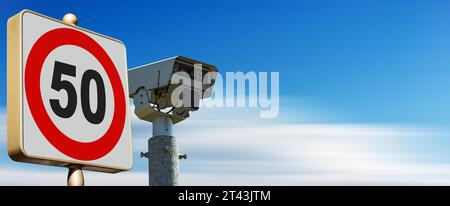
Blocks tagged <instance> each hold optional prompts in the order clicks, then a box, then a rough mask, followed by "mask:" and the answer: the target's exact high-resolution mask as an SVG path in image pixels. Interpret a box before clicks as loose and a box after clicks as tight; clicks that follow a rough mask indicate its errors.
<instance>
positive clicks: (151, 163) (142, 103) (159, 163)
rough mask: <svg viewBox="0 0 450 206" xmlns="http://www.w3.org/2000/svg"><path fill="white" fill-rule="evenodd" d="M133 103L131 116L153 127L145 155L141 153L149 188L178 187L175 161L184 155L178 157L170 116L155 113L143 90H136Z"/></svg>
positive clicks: (177, 167) (158, 112) (184, 157)
mask: <svg viewBox="0 0 450 206" xmlns="http://www.w3.org/2000/svg"><path fill="white" fill-rule="evenodd" d="M133 100H134V101H133V102H134V106H135V111H134V112H135V114H136V115H137V116H138V117H139V118H140V119H142V120H145V121H148V122H152V124H153V137H151V138H150V139H149V140H148V152H146V153H141V157H146V158H148V178H149V186H176V185H178V174H179V159H186V155H179V154H178V144H177V141H176V138H175V137H174V136H173V132H172V127H173V124H174V116H172V115H170V114H166V113H164V112H160V111H157V110H155V108H153V107H152V106H151V105H150V103H149V95H148V92H147V90H146V89H145V88H140V89H139V90H138V91H137V92H136V94H135V95H134V98H133ZM178 121H179V120H178ZM175 122H176V120H175Z"/></svg>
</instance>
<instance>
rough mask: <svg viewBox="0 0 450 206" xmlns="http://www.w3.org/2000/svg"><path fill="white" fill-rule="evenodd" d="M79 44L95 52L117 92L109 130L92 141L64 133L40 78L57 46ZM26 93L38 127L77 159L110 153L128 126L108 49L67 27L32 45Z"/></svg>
mask: <svg viewBox="0 0 450 206" xmlns="http://www.w3.org/2000/svg"><path fill="white" fill-rule="evenodd" d="M64 45H73V46H78V47H81V48H83V49H85V50H86V51H88V52H89V53H90V54H92V55H93V56H94V57H95V58H96V59H97V60H98V61H99V62H100V64H101V65H102V67H103V69H104V70H105V72H106V74H107V75H108V78H109V80H110V82H111V86H112V89H113V93H114V116H113V120H112V121H111V124H110V126H109V128H108V130H107V131H106V132H105V134H103V136H101V137H100V138H99V139H97V140H95V141H92V142H79V141H75V140H73V139H71V138H69V137H68V136H66V135H65V134H64V133H62V132H61V131H60V130H59V129H58V127H56V125H55V123H54V122H53V121H52V120H51V119H50V117H49V115H48V113H47V111H46V109H45V107H44V102H43V101H42V95H41V89H40V88H41V87H40V77H41V72H42V66H43V64H44V61H45V59H46V58H47V56H48V55H49V54H50V52H52V51H53V50H54V49H56V48H58V47H60V46H64ZM25 93H26V96H27V101H28V106H29V107H30V111H31V114H32V116H33V119H34V121H35V122H36V124H37V126H38V128H39V130H40V131H41V132H42V134H43V135H44V137H45V138H46V139H47V140H48V141H49V142H50V144H52V145H53V146H54V147H55V148H56V149H57V150H59V151H60V152H62V153H64V154H65V155H67V156H69V157H72V158H74V159H77V160H84V161H88V160H96V159H99V158H101V157H103V156H105V155H106V154H108V153H109V152H110V151H111V150H112V149H113V148H114V147H115V146H116V144H117V142H118V141H119V139H120V136H121V135H122V132H123V129H124V126H125V115H126V102H125V93H124V90H123V86H122V81H121V79H120V76H119V74H118V73H117V69H116V67H115V66H114V63H113V62H112V60H111V58H110V57H109V56H108V54H107V53H106V51H105V50H104V49H103V48H102V47H101V46H100V45H99V44H98V43H97V42H96V41H95V40H94V39H92V38H91V37H89V36H88V35H86V34H84V33H82V32H80V31H77V30H74V29H68V28H59V29H54V30H51V31H49V32H47V33H45V34H44V35H42V36H41V37H40V38H39V39H38V40H37V41H36V43H35V44H34V45H33V47H32V48H31V51H30V54H29V55H28V60H27V63H26V66H25Z"/></svg>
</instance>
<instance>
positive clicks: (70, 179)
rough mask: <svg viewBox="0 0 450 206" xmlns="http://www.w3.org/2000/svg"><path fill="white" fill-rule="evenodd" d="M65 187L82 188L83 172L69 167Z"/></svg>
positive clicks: (77, 168)
mask: <svg viewBox="0 0 450 206" xmlns="http://www.w3.org/2000/svg"><path fill="white" fill-rule="evenodd" d="M67 186H84V176H83V170H81V168H80V167H69V174H67Z"/></svg>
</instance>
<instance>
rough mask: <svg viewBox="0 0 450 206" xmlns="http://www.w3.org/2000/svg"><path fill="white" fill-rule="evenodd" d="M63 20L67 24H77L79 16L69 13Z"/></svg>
mask: <svg viewBox="0 0 450 206" xmlns="http://www.w3.org/2000/svg"><path fill="white" fill-rule="evenodd" d="M63 22H65V23H67V24H72V25H77V23H78V18H77V16H75V14H72V13H68V14H66V15H64V17H63Z"/></svg>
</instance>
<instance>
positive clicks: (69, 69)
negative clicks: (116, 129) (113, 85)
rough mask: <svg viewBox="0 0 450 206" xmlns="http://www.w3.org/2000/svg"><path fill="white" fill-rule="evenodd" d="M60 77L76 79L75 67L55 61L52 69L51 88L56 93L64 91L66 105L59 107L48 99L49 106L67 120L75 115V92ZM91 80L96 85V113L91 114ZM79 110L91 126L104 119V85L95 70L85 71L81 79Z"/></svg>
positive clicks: (71, 86)
mask: <svg viewBox="0 0 450 206" xmlns="http://www.w3.org/2000/svg"><path fill="white" fill-rule="evenodd" d="M62 75H67V76H71V77H76V67H75V66H73V65H70V64H66V63H62V62H59V61H55V66H54V69H53V77H52V86H51V88H52V89H54V90H56V91H58V92H59V91H61V90H65V91H66V93H67V105H66V106H65V107H62V106H61V103H60V102H59V100H58V99H50V106H51V107H52V110H53V112H54V113H55V114H56V115H58V116H59V117H61V118H69V117H71V116H72V115H73V114H74V113H75V109H76V108H77V91H76V89H75V87H74V86H73V84H72V83H70V82H69V81H67V80H62V79H61V78H62ZM91 80H94V81H95V83H96V85H97V111H95V112H92V110H91V106H90V97H89V88H90V83H91ZM80 94H81V109H82V110H83V114H84V117H85V118H86V120H87V121H89V122H90V123H92V124H100V123H101V122H102V121H103V119H104V117H105V108H106V99H105V98H106V97H105V84H104V83H103V79H102V77H101V76H100V74H99V73H98V72H97V71H95V70H87V71H86V72H84V73H83V76H82V77H81V89H80Z"/></svg>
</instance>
